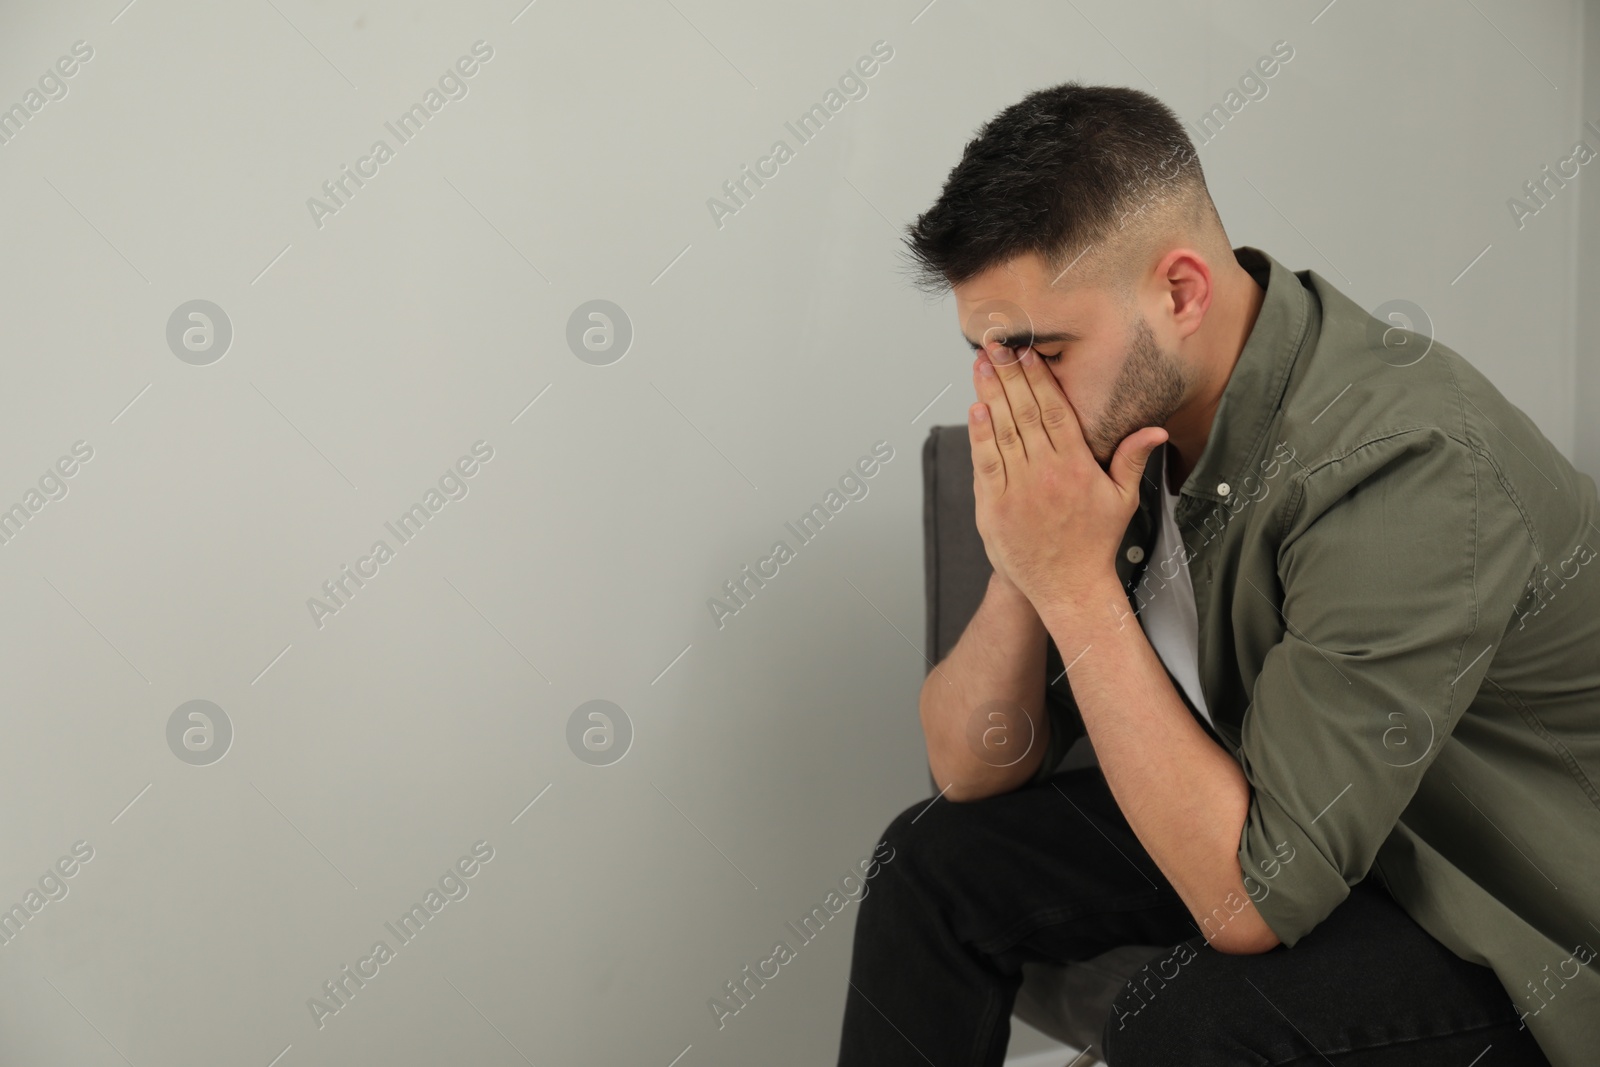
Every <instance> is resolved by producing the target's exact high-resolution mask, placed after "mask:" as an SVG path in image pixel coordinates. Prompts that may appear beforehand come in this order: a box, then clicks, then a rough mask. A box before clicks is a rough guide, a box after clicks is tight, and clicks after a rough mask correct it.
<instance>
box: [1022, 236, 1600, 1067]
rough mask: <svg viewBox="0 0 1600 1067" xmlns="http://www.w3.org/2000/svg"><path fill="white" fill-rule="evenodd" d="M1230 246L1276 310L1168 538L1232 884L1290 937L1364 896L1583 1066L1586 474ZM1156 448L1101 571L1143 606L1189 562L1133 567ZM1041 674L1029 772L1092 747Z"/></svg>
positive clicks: (1436, 371)
mask: <svg viewBox="0 0 1600 1067" xmlns="http://www.w3.org/2000/svg"><path fill="white" fill-rule="evenodd" d="M1234 254H1235V257H1236V258H1237V259H1238V261H1239V263H1240V264H1241V265H1242V266H1244V267H1245V268H1246V269H1247V270H1249V271H1250V273H1251V274H1252V275H1254V276H1255V278H1256V280H1257V282H1258V283H1260V284H1261V285H1263V286H1264V287H1265V289H1266V295H1265V297H1264V300H1263V302H1262V306H1261V310H1260V314H1259V315H1258V317H1257V319H1256V322H1255V324H1254V326H1253V328H1252V329H1251V332H1250V336H1249V339H1248V340H1247V341H1246V343H1245V345H1244V348H1243V350H1242V351H1241V352H1240V354H1239V359H1238V363H1237V364H1236V365H1235V367H1234V369H1233V373H1232V376H1231V377H1230V378H1229V380H1228V383H1227V386H1226V387H1225V390H1224V392H1223V395H1222V399H1221V402H1220V404H1219V406H1218V408H1217V413H1216V417H1215V421H1214V422H1213V424H1212V427H1211V435H1210V438H1209V439H1208V440H1207V442H1206V445H1205V449H1204V451H1203V452H1202V453H1201V455H1200V458H1199V460H1198V462H1197V463H1196V465H1195V468H1194V470H1193V471H1192V472H1191V473H1190V474H1189V476H1188V478H1187V479H1186V480H1185V481H1184V483H1183V487H1182V492H1181V495H1180V496H1179V499H1178V503H1177V511H1176V519H1177V524H1178V529H1179V530H1180V532H1181V533H1182V536H1183V540H1184V542H1185V545H1184V548H1183V549H1182V550H1181V553H1182V554H1183V555H1185V556H1186V557H1187V562H1188V567H1189V574H1190V580H1191V582H1192V584H1193V589H1194V599H1195V607H1196V614H1197V617H1198V622H1199V673H1200V683H1201V690H1202V692H1203V693H1204V696H1205V701H1206V705H1207V708H1208V710H1209V711H1210V713H1211V715H1212V717H1213V719H1214V720H1215V722H1216V729H1215V731H1212V730H1210V728H1209V727H1206V724H1205V722H1204V720H1203V719H1201V718H1200V716H1199V715H1197V714H1196V715H1195V718H1196V720H1197V721H1199V722H1200V723H1201V725H1202V727H1206V728H1207V732H1208V733H1211V734H1212V736H1213V737H1215V738H1217V740H1218V743H1219V744H1221V745H1222V746H1223V747H1224V748H1225V749H1226V750H1227V751H1228V752H1229V753H1230V754H1232V755H1233V756H1234V757H1235V758H1236V759H1237V760H1238V761H1239V763H1240V765H1241V767H1242V768H1243V770H1244V773H1245V777H1246V778H1247V779H1248V780H1249V783H1250V787H1251V801H1250V809H1249V814H1248V816H1247V817H1246V820H1245V824H1244V827H1243V831H1242V833H1241V835H1240V838H1239V853H1238V856H1239V865H1240V868H1241V871H1242V873H1243V874H1244V876H1245V883H1244V884H1245V888H1246V889H1247V890H1248V891H1249V894H1250V897H1251V900H1252V901H1253V902H1254V903H1255V906H1256V908H1257V910H1258V911H1259V912H1260V913H1261V916H1262V918H1263V919H1264V920H1266V922H1267V925H1268V926H1270V927H1271V928H1272V930H1273V932H1274V933H1275V934H1276V935H1277V936H1278V938H1279V940H1280V941H1282V943H1283V944H1284V945H1286V946H1293V945H1294V944H1295V942H1296V941H1298V940H1299V939H1300V938H1301V937H1303V936H1305V934H1306V933H1307V932H1308V931H1310V930H1311V929H1312V928H1313V927H1315V926H1316V925H1317V924H1318V923H1319V922H1321V921H1322V920H1323V919H1324V918H1325V917H1326V916H1327V915H1328V913H1329V912H1331V911H1332V910H1333V909H1334V908H1335V907H1336V906H1337V905H1338V904H1339V903H1340V902H1341V901H1342V900H1344V898H1345V897H1346V896H1347V895H1348V893H1349V887H1350V886H1352V885H1354V884H1356V883H1357V882H1359V881H1361V880H1362V879H1363V878H1365V877H1367V876H1368V875H1369V874H1371V875H1373V876H1375V877H1376V878H1378V879H1379V880H1380V882H1381V884H1382V885H1383V886H1384V887H1385V888H1386V889H1387V890H1388V891H1389V892H1390V893H1391V894H1392V895H1393V896H1394V898H1395V899H1396V900H1397V901H1398V902H1399V903H1400V905H1401V906H1402V907H1404V908H1405V910H1406V911H1407V912H1408V913H1409V914H1410V915H1411V916H1412V918H1414V919H1415V920H1416V921H1417V923H1418V924H1420V925H1421V926H1422V927H1423V928H1424V929H1425V930H1427V931H1428V932H1429V933H1430V934H1432V935H1433V936H1434V937H1435V938H1436V939H1438V940H1439V941H1440V942H1441V943H1443V944H1444V945H1446V946H1447V947H1448V948H1450V949H1451V950H1452V951H1453V952H1455V953H1456V954H1457V955H1458V956H1460V957H1461V958H1462V959H1465V960H1469V961H1471V962H1474V963H1478V964H1482V965H1484V966H1487V967H1491V968H1493V969H1494V971H1495V973H1496V975H1497V976H1498V977H1499V979H1500V982H1501V984H1502V985H1503V986H1504V987H1505V990H1506V992H1507V995H1508V996H1509V997H1510V999H1511V1001H1512V1004H1513V1005H1514V1007H1515V1008H1516V1010H1517V1012H1518V1014H1519V1015H1520V1016H1521V1018H1522V1021H1523V1023H1524V1024H1525V1025H1526V1026H1527V1027H1529V1028H1530V1029H1531V1030H1532V1031H1533V1034H1534V1037H1535V1038H1536V1040H1537V1041H1538V1043H1539V1046H1540V1047H1541V1048H1542V1049H1543V1050H1544V1053H1545V1055H1546V1056H1547V1057H1548V1058H1549V1060H1550V1062H1551V1063H1552V1064H1554V1065H1555V1067H1579V1065H1583V1067H1592V1065H1594V1064H1596V1063H1600V963H1592V962H1591V961H1593V960H1594V958H1595V956H1596V949H1595V946H1600V792H1597V790H1596V778H1600V563H1595V564H1593V565H1591V561H1593V560H1594V558H1595V555H1596V549H1597V548H1600V502H1597V498H1596V490H1595V483H1594V480H1593V479H1592V478H1590V477H1589V476H1588V475H1585V474H1582V473H1580V472H1579V471H1577V470H1575V469H1574V468H1573V466H1572V465H1571V464H1570V463H1569V462H1568V461H1567V459H1566V458H1565V457H1564V456H1563V455H1562V454H1561V453H1560V452H1559V451H1558V450H1557V449H1556V447H1555V446H1554V445H1553V444H1551V443H1550V441H1549V440H1547V439H1546V438H1545V436H1544V434H1542V433H1541V432H1540V431H1539V428H1538V427H1537V426H1535V425H1534V423H1533V422H1532V420H1530V419H1529V418H1528V416H1527V415H1525V414H1524V413H1523V412H1522V411H1521V410H1520V409H1518V408H1517V407H1515V406H1514V405H1512V404H1511V402H1510V401H1508V400H1507V399H1506V398H1505V397H1504V396H1502V395H1501V394H1500V392H1499V391H1498V390H1497V389H1496V388H1495V387H1494V386H1493V385H1492V384H1491V383H1490V382H1489V380H1488V379H1487V378H1485V377H1484V376H1483V374H1481V373H1480V372H1479V371H1477V370H1476V369H1475V368H1474V367H1473V366H1472V365H1471V364H1470V363H1468V362H1467V361H1466V360H1465V359H1463V358H1462V357H1461V356H1460V355H1458V354H1457V353H1455V352H1453V351H1451V350H1450V349H1449V348H1447V347H1446V346H1444V345H1442V344H1440V343H1439V342H1438V341H1436V340H1430V338H1428V337H1426V336H1423V335H1421V334H1418V333H1414V332H1411V331H1410V330H1409V329H1401V328H1400V326H1397V325H1395V324H1394V322H1385V321H1383V320H1380V319H1378V318H1375V317H1373V316H1372V315H1370V314H1368V313H1367V312H1366V311H1365V310H1363V309H1362V308H1361V307H1360V306H1358V305H1357V304H1355V303H1353V302H1352V301H1351V300H1350V299H1349V298H1348V297H1346V296H1345V295H1344V294H1342V293H1340V292H1339V291H1338V290H1336V289H1334V288H1333V287H1332V286H1331V285H1329V284H1328V282H1327V281H1326V280H1325V279H1324V278H1322V277H1321V276H1320V275H1319V274H1317V273H1316V272H1315V271H1312V270H1303V271H1294V272H1291V271H1289V270H1288V269H1287V268H1285V267H1284V266H1283V265H1281V264H1280V263H1278V261H1277V260H1275V259H1273V258H1272V257H1270V256H1268V255H1266V254H1265V253H1263V252H1261V251H1260V250H1258V249H1255V248H1250V247H1248V246H1247V247H1242V248H1238V249H1235V250H1234ZM1380 310H1381V309H1380ZM1508 313H1515V311H1514V309H1508ZM1165 453H1166V449H1165V448H1160V449H1157V450H1156V453H1155V454H1154V455H1153V456H1152V457H1151V462H1150V464H1149V465H1148V467H1147V469H1146V472H1145V483H1144V485H1143V487H1142V490H1143V491H1142V493H1141V501H1140V505H1139V509H1138V511H1137V512H1136V513H1135V515H1134V518H1133V520H1132V521H1131V522H1130V523H1129V526H1128V531H1127V534H1126V536H1125V538H1124V541H1123V544H1122V546H1121V550H1120V551H1119V553H1118V556H1117V569H1118V572H1119V575H1120V577H1121V578H1122V580H1123V583H1124V588H1125V589H1127V591H1128V595H1129V608H1130V613H1132V614H1134V615H1135V616H1137V613H1138V612H1139V611H1140V610H1141V609H1142V608H1143V607H1144V605H1147V604H1149V603H1151V602H1152V598H1155V597H1160V596H1172V595H1174V592H1173V590H1171V589H1169V588H1166V587H1167V586H1168V585H1169V584H1170V582H1171V580H1172V579H1173V578H1175V577H1177V576H1178V572H1177V568H1178V566H1179V564H1180V563H1181V562H1182V560H1181V559H1179V558H1173V559H1167V560H1157V559H1150V558H1147V557H1148V556H1149V555H1150V552H1151V549H1152V546H1153V544H1154V542H1155V537H1156V534H1157V532H1158V531H1159V526H1158V524H1159V521H1160V518H1161V512H1160V510H1159V509H1160V507H1161V501H1160V496H1159V492H1160V486H1161V483H1160V481H1159V480H1158V479H1161V478H1164V477H1166V474H1165V470H1164V459H1165ZM1047 659H1048V666H1047V670H1048V674H1047V680H1048V688H1047V700H1046V707H1047V711H1048V714H1049V716H1050V738H1049V751H1048V752H1047V755H1046V759H1045V762H1044V765H1043V766H1042V767H1041V768H1040V772H1039V777H1040V778H1043V777H1045V776H1047V775H1048V774H1049V773H1051V772H1052V771H1053V770H1054V769H1055V766H1056V764H1057V763H1058V762H1059V761H1060V758H1061V756H1062V755H1063V754H1064V753H1065V751H1066V748H1067V747H1068V746H1069V745H1070V744H1071V743H1072V742H1073V741H1074V740H1075V739H1076V738H1077V737H1080V736H1082V735H1083V733H1084V726H1083V721H1082V719H1081V717H1080V716H1079V714H1078V712H1077V709H1076V705H1075V704H1074V703H1073V699H1072V692H1071V688H1070V685H1069V684H1068V678H1067V677H1066V671H1065V669H1064V667H1063V664H1062V658H1061V654H1060V652H1059V650H1058V649H1056V648H1055V643H1054V641H1053V640H1052V641H1051V642H1050V645H1049V649H1048V655H1047ZM1169 673H1170V672H1169ZM1174 688H1175V689H1176V690H1177V691H1178V695H1179V698H1180V699H1182V700H1183V701H1184V703H1185V704H1186V705H1188V706H1189V708H1190V712H1191V714H1194V707H1193V705H1192V703H1190V701H1189V700H1188V698H1187V697H1186V696H1185V695H1184V693H1183V691H1182V688H1181V687H1179V686H1176V685H1174ZM1242 907H1243V902H1242V901H1239V902H1237V903H1236V908H1242ZM1226 918H1227V911H1226V910H1224V909H1219V911H1218V914H1217V916H1216V919H1217V920H1218V921H1219V922H1221V921H1226Z"/></svg>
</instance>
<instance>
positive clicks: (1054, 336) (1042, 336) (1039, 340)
mask: <svg viewBox="0 0 1600 1067" xmlns="http://www.w3.org/2000/svg"><path fill="white" fill-rule="evenodd" d="M961 339H962V340H963V341H965V342H967V344H968V345H969V346H970V347H971V348H972V350H973V351H974V352H977V351H980V350H981V349H982V348H983V346H982V345H980V344H979V343H978V342H976V341H974V340H973V339H972V338H970V337H968V336H967V335H966V334H962V335H961ZM1081 340H1083V337H1082V336H1081V335H1079V334H1075V333H1072V332H1071V331H1068V330H1056V331H1053V332H1051V333H1036V334H1034V335H1033V339H1032V340H1031V341H1030V342H1029V344H1032V345H1049V344H1055V343H1056V342H1058V341H1081ZM1010 341H1011V338H1010V337H1007V338H1006V339H1005V340H1004V341H1002V342H1001V346H1002V347H1004V348H1010V347H1012V346H1011V344H1010Z"/></svg>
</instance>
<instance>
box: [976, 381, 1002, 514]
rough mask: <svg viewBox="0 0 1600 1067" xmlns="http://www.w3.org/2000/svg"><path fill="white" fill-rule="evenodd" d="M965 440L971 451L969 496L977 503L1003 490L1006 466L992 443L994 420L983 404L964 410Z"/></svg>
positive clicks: (995, 445)
mask: <svg viewBox="0 0 1600 1067" xmlns="http://www.w3.org/2000/svg"><path fill="white" fill-rule="evenodd" d="M967 441H968V442H969V444H970V445H971V449H972V494H973V497H974V498H975V499H977V500H980V501H981V500H986V499H989V498H990V497H996V496H999V495H1000V494H1001V493H1003V492H1005V490H1006V464H1005V460H1004V459H1002V458H1001V456H1000V449H999V446H998V445H997V444H996V443H995V436H994V421H993V419H991V418H990V416H989V411H988V409H987V407H986V405H985V404H983V403H982V402H979V403H977V404H973V405H972V406H971V407H969V408H967Z"/></svg>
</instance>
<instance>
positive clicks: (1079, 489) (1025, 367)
mask: <svg viewBox="0 0 1600 1067" xmlns="http://www.w3.org/2000/svg"><path fill="white" fill-rule="evenodd" d="M1020 354H1021V358H1020V359H1018V358H1015V357H1014V356H1013V353H1012V350H1011V349H1008V348H1005V347H1004V346H1001V345H992V346H990V347H988V348H986V349H985V351H984V352H983V353H980V354H979V356H978V358H977V361H976V363H975V365H974V367H973V377H974V381H975V383H976V386H977V393H978V403H976V404H974V405H972V407H971V408H969V409H968V411H967V432H968V436H969V438H970V440H971V444H972V481H973V494H974V496H975V498H976V502H977V520H978V533H979V534H980V535H982V537H983V544H984V549H985V551H986V552H987V553H988V556H989V561H990V563H991V564H993V566H994V568H995V571H996V572H997V573H999V574H1001V575H1002V576H1003V577H1004V578H1005V579H1006V580H1007V581H1009V582H1010V583H1011V584H1012V585H1015V586H1016V587H1017V588H1018V589H1019V590H1020V591H1021V592H1022V593H1023V595H1025V596H1026V597H1027V598H1028V600H1029V601H1030V602H1032V603H1033V605H1034V606H1035V607H1036V608H1038V609H1039V610H1040V611H1041V612H1046V611H1048V610H1049V608H1050V607H1051V606H1054V605H1060V604H1064V603H1070V602H1073V601H1075V600H1077V599H1078V598H1080V597H1083V596H1084V595H1086V594H1088V593H1090V592H1091V591H1095V590H1103V589H1104V588H1105V585H1106V577H1107V576H1108V575H1111V576H1113V577H1112V582H1113V583H1115V582H1116V579H1115V577H1114V576H1115V572H1116V551H1117V547H1118V546H1119V545H1120V544H1121V543H1122V536H1123V534H1124V533H1125V532H1126V531H1127V528H1128V522H1129V520H1130V519H1132V517H1133V513H1134V512H1135V511H1136V510H1137V509H1138V506H1139V479H1140V478H1141V477H1142V476H1143V473H1144V468H1145V464H1146V462H1148V460H1149V458H1150V453H1151V452H1152V451H1154V450H1155V449H1156V448H1157V447H1158V446H1159V445H1161V444H1162V443H1163V442H1165V441H1166V439H1167V431H1166V430H1165V429H1163V428H1161V427H1159V426H1156V427H1149V426H1147V427H1144V428H1143V429H1140V430H1138V431H1137V432H1135V433H1133V434H1130V435H1129V436H1128V437H1127V438H1126V439H1125V440H1124V441H1123V442H1122V443H1121V444H1120V445H1119V446H1118V447H1117V450H1116V453H1115V454H1114V455H1113V457H1112V460H1111V465H1110V468H1111V469H1110V472H1109V474H1108V473H1107V472H1106V471H1104V470H1102V469H1101V467H1100V464H1099V463H1098V462H1097V461H1096V459H1095V456H1094V453H1093V452H1092V451H1091V450H1090V448H1089V445H1088V442H1087V441H1085V440H1084V437H1083V430H1082V427H1081V426H1080V425H1079V422H1078V417H1077V413H1076V412H1075V411H1074V410H1073V407H1072V404H1071V403H1070V402H1069V401H1068V400H1067V397H1066V394H1065V393H1063V392H1062V391H1061V386H1060V384H1059V383H1058V382H1057V381H1056V379H1055V375H1053V374H1051V373H1050V370H1049V368H1048V367H1046V366H1045V364H1044V363H1043V361H1041V360H1040V359H1039V357H1038V355H1037V354H1036V353H1035V352H1034V351H1033V350H1032V349H1031V348H1023V349H1022V350H1021V353H1020ZM991 356H993V357H994V361H993V362H991V359H990V357H991Z"/></svg>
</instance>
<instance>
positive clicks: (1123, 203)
mask: <svg viewBox="0 0 1600 1067" xmlns="http://www.w3.org/2000/svg"><path fill="white" fill-rule="evenodd" d="M1185 240H1188V241H1194V242H1198V247H1199V249H1200V251H1202V252H1204V253H1206V254H1207V255H1208V256H1223V255H1226V254H1227V253H1228V252H1229V242H1228V239H1227V234H1226V232H1225V231H1224V230H1223V228H1222V220H1221V218H1220V217H1219V216H1218V215H1217V210H1216V206H1215V205H1214V204H1213V203H1212V202H1211V194H1210V192H1209V191H1208V190H1207V189H1206V182H1205V175H1204V173H1203V172H1202V171H1201V169H1200V159H1199V156H1198V155H1197V154H1196V152H1195V148H1194V143H1193V142H1192V141H1190V139H1189V135H1188V133H1187V132H1186V131H1185V130H1184V128H1183V125H1182V123H1181V122H1180V121H1179V120H1178V117H1177V115H1175V114H1174V113H1173V111H1172V109H1171V108H1169V107H1167V105H1166V104H1164V103H1162V102H1161V101H1160V100H1157V99H1156V98H1155V97H1153V96H1151V95H1150V94H1148V93H1144V92H1140V91H1139V90H1137V89H1124V88H1119V87H1115V86H1102V85H1089V86H1085V85H1081V84H1079V83H1077V82H1066V83H1064V84H1062V85H1057V86H1055V87H1053V88H1049V89H1040V90H1038V91H1037V92H1034V93H1031V94H1029V95H1028V96H1026V97H1024V98H1023V99H1021V100H1019V101H1018V102H1017V103H1015V104H1012V105H1011V106H1010V107H1007V108H1006V109H1005V110H1003V111H1001V112H1000V113H999V114H998V115H996V116H995V117H994V118H992V119H990V120H989V121H988V122H987V123H985V124H984V125H983V126H982V127H981V128H979V130H978V133H977V136H976V137H974V138H973V139H972V140H971V141H969V142H968V143H967V146H966V148H965V149H964V150H963V151H962V153H961V159H960V161H959V162H957V163H956V165H955V166H954V167H953V168H952V169H951V171H950V175H949V177H948V178H946V179H945V184H944V189H943V191H942V192H941V193H940V194H939V199H938V200H937V201H936V202H935V203H934V205H933V206H932V207H931V208H929V209H928V210H927V211H926V212H924V213H923V214H922V216H921V217H919V218H918V219H917V221H916V222H915V223H914V224H913V225H911V226H909V227H907V236H906V238H905V239H904V242H905V245H906V247H907V248H908V249H909V251H910V256H911V269H912V275H913V278H912V280H913V284H914V285H915V286H916V287H917V288H919V289H921V290H923V291H924V292H928V293H939V292H942V291H943V290H944V289H946V288H949V287H952V286H956V285H960V284H961V283H963V282H965V281H968V280H969V279H971V278H973V277H976V276H977V275H979V274H981V273H983V272H984V271H986V270H988V269H990V268H992V267H996V266H999V265H1000V264H1002V263H1005V262H1007V261H1009V260H1011V259H1012V258H1014V257H1016V256H1019V255H1023V254H1025V253H1029V252H1033V253H1036V254H1037V255H1038V256H1039V257H1040V258H1041V259H1042V260H1043V261H1044V264H1045V266H1046V267H1047V268H1048V269H1049V271H1050V275H1051V277H1052V279H1053V280H1054V281H1053V284H1056V285H1070V286H1073V287H1078V286H1087V287H1090V288H1105V289H1109V290H1110V291H1112V292H1113V293H1114V294H1115V295H1116V296H1117V297H1118V299H1119V300H1120V301H1121V303H1122V305H1123V306H1124V308H1126V307H1127V306H1128V305H1129V302H1130V300H1131V297H1132V293H1133V288H1134V285H1135V283H1136V281H1137V280H1138V279H1139V278H1140V277H1142V275H1143V272H1144V271H1146V270H1148V269H1149V268H1150V267H1152V266H1154V262H1155V259H1156V258H1157V257H1158V255H1159V254H1161V253H1163V252H1165V251H1166V250H1167V249H1168V248H1169V247H1170V246H1171V245H1172V243H1173V242H1174V241H1185Z"/></svg>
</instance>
